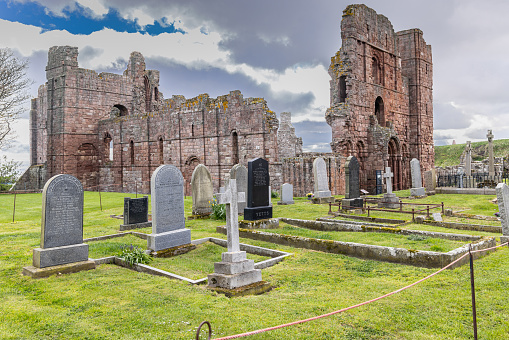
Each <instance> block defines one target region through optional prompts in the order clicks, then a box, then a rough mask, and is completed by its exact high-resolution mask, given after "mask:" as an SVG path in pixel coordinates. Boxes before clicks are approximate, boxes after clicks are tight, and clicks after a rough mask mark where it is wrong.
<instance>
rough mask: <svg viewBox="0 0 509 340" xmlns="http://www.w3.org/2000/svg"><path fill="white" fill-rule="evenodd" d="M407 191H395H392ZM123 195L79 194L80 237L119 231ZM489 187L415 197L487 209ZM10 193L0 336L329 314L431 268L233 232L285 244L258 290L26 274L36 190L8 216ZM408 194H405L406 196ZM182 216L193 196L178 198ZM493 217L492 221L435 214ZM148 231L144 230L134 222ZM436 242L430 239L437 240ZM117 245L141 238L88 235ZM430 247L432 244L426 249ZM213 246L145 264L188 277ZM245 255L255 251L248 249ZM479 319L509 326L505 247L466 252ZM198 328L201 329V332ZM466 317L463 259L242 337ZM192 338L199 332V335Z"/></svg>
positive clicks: (97, 273)
mask: <svg viewBox="0 0 509 340" xmlns="http://www.w3.org/2000/svg"><path fill="white" fill-rule="evenodd" d="M398 194H399V195H401V196H405V195H407V194H408V193H407V192H405V191H402V192H398ZM124 196H131V197H133V196H134V195H128V194H120V193H102V195H101V198H102V207H103V210H102V211H101V209H100V203H99V194H98V193H97V192H86V193H85V207H84V238H89V237H95V236H101V235H108V234H113V233H117V232H118V228H119V224H121V222H122V221H121V220H119V219H115V218H111V217H110V215H120V214H122V210H123V199H122V197H124ZM493 198H494V196H471V195H435V196H430V197H427V198H425V199H422V200H419V203H421V202H426V203H440V202H442V201H443V202H444V203H445V205H446V208H452V209H453V210H456V211H457V210H464V211H463V213H465V214H474V215H484V216H493V213H494V212H496V211H498V208H497V206H496V205H495V204H493V203H491V202H490V201H491V200H492V199H493ZM13 199H14V196H12V195H0V207H1V209H0V271H1V273H0V299H1V301H2V303H0V338H1V339H194V338H195V330H196V328H197V326H198V325H199V324H200V322H202V321H204V320H208V321H209V322H210V323H211V324H212V327H213V331H214V335H213V338H214V337H219V336H226V335H232V334H237V333H242V332H246V331H252V330H256V329H259V328H265V327H270V326H275V325H279V324H282V323H287V322H292V321H295V320H300V319H305V318H309V317H313V316H316V315H320V314H324V313H328V312H331V311H335V310H338V309H341V308H344V307H348V306H351V305H354V304H357V303H360V302H363V301H366V300H370V299H373V298H376V297H378V296H381V295H383V294H386V293H388V292H391V291H393V290H396V289H398V288H401V287H403V286H406V285H408V284H410V283H413V282H415V281H417V280H419V279H421V278H423V277H425V276H427V275H429V274H431V273H433V272H435V271H436V269H426V268H417V267H412V266H406V265H399V264H392V263H385V262H377V261H370V260H361V259H357V258H352V257H347V256H343V255H336V254H329V253H322V252H317V251H310V250H306V249H298V248H291V247H285V246H280V245H275V244H270V243H266V242H259V241H253V240H248V239H241V242H243V243H249V244H253V245H259V246H263V247H267V248H272V249H280V250H283V251H287V252H291V253H293V254H294V255H293V256H291V257H289V258H286V259H285V260H284V261H283V262H281V263H279V264H277V265H275V266H273V267H270V268H266V269H263V270H262V275H263V279H264V280H266V281H269V282H270V283H271V284H272V285H273V287H274V289H273V290H272V291H270V292H268V293H266V294H264V295H259V296H248V297H241V298H231V299H230V298H226V297H225V296H224V295H218V294H216V293H214V292H211V291H208V290H207V289H206V288H205V286H203V285H189V284H188V283H185V282H182V281H176V280H170V279H167V278H164V277H157V276H150V275H148V274H144V273H138V272H135V271H132V270H129V269H126V268H122V267H119V266H116V265H110V264H107V265H99V266H98V267H97V268H96V269H95V270H91V271H85V272H80V273H75V274H67V275H59V276H53V277H49V278H45V279H38V280H34V279H31V278H28V277H25V276H22V275H21V270H22V267H24V266H28V265H30V264H31V261H32V249H33V248H36V247H38V246H39V242H40V219H41V195H40V194H25V195H17V197H16V215H15V222H12V217H13V216H12V214H13V210H12V209H13ZM276 201H277V200H276V199H273V204H274V215H275V217H288V218H297V219H315V218H318V217H325V216H327V212H328V206H327V205H312V204H310V203H309V201H308V200H307V199H305V198H296V200H295V201H296V204H295V205H290V206H278V205H277V204H276ZM414 201H415V200H414ZM185 209H186V215H190V213H191V199H190V198H186V199H185ZM371 216H378V217H388V218H404V219H406V220H409V219H410V218H411V217H410V216H411V215H403V214H395V213H385V212H372V213H371ZM445 220H446V221H463V222H466V221H468V222H469V223H475V224H491V225H499V223H497V222H496V221H483V220H473V219H470V218H459V217H454V218H453V217H445ZM223 224H224V222H222V221H216V220H192V221H186V225H187V227H188V228H190V229H191V234H192V238H193V239H198V238H202V237H207V236H213V237H217V238H225V235H222V234H218V233H216V231H215V228H216V226H219V225H223ZM404 228H407V229H415V230H428V231H440V232H448V233H456V234H471V235H489V236H497V234H492V233H487V232H472V231H468V230H455V229H447V228H441V227H435V226H428V225H421V224H407V225H405V226H404ZM137 231H140V232H145V233H150V229H149V228H145V229H140V230H137ZM272 232H278V233H288V234H290V233H291V232H295V233H303V234H305V235H304V236H307V237H317V238H333V239H338V240H347V241H351V240H353V241H354V242H365V243H369V244H380V245H389V246H391V245H395V246H399V247H405V248H413V249H430V248H431V247H441V248H442V249H444V250H445V251H447V250H449V249H450V247H453V248H454V247H456V244H449V243H448V242H450V241H447V242H445V243H439V241H436V240H435V239H431V240H430V239H427V240H420V241H419V240H412V239H410V238H405V237H398V238H396V237H394V236H395V235H391V234H376V235H375V236H373V234H371V235H369V234H366V233H357V234H354V233H338V232H336V233H334V232H327V233H324V232H316V231H310V230H304V229H300V228H296V227H293V226H288V225H284V224H283V223H282V228H281V229H280V230H277V231H276V230H272ZM442 241H443V240H440V242H442ZM122 244H133V245H139V246H142V247H145V246H146V241H143V240H141V239H139V238H135V237H133V236H126V237H123V238H116V239H111V240H106V241H101V242H90V243H89V245H90V257H91V258H96V257H101V256H107V255H115V254H117V253H118V252H119V247H120V246H121V245H122ZM435 249H437V248H435ZM222 251H224V250H223V248H221V247H219V246H216V245H214V244H211V243H205V244H202V245H200V246H198V248H197V249H196V250H194V251H192V252H190V253H187V254H185V255H181V256H179V257H178V258H173V259H156V260H155V261H153V262H152V263H151V265H152V266H154V267H158V268H161V269H164V270H167V271H171V272H174V273H176V274H180V275H183V276H186V277H190V278H193V279H195V278H201V277H203V276H205V275H206V274H207V273H210V272H211V271H212V268H213V262H215V261H218V260H219V259H220V256H221V252H222ZM252 258H253V259H255V261H260V260H263V259H264V258H263V257H259V256H252ZM475 277H476V280H475V287H476V301H477V321H478V333H479V338H480V339H502V338H505V337H506V336H507V334H509V300H508V299H507V292H508V291H509V249H508V248H503V249H499V250H498V251H496V252H494V253H491V254H490V255H488V256H485V257H483V258H480V259H478V260H476V261H475ZM204 334H205V332H203V335H204ZM472 337H473V336H472V314H471V295H470V276H469V267H468V265H465V266H462V267H460V268H457V269H454V270H446V271H444V272H442V273H440V274H438V275H436V276H434V277H433V278H431V279H429V280H426V281H424V282H423V283H421V284H418V285H416V286H414V287H412V288H410V289H408V290H406V291H404V292H401V293H398V294H396V295H393V296H391V297H388V298H386V299H383V300H380V301H377V302H375V303H372V304H369V305H366V306H362V307H359V308H356V309H353V310H350V311H347V312H345V313H341V314H336V315H333V316H330V317H327V318H323V319H319V320H315V321H311V322H307V323H303V324H300V325H297V326H291V327H287V328H283V329H280V330H276V331H270V332H268V333H262V334H259V335H254V336H250V337H248V339H471V338H472ZM202 338H205V337H204V336H203V337H202Z"/></svg>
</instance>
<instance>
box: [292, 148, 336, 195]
mask: <svg viewBox="0 0 509 340" xmlns="http://www.w3.org/2000/svg"><path fill="white" fill-rule="evenodd" d="M317 157H322V158H323V159H324V160H325V164H326V168H327V177H328V180H329V189H330V191H331V192H332V194H333V195H342V194H344V193H345V174H344V170H343V168H342V165H344V162H345V158H344V157H342V156H335V155H333V154H330V153H316V152H309V153H303V154H302V155H301V156H299V157H290V158H284V159H282V171H283V183H290V184H292V185H293V195H294V196H296V197H303V196H305V195H306V194H307V193H313V192H314V177H313V161H314V160H315V159H316V158H317Z"/></svg>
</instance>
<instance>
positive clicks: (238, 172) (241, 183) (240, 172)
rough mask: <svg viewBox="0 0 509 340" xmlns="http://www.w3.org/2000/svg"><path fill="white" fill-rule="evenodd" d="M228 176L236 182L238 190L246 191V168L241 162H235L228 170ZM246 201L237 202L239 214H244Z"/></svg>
mask: <svg viewBox="0 0 509 340" xmlns="http://www.w3.org/2000/svg"><path fill="white" fill-rule="evenodd" d="M230 178H231V179H235V180H236V182H237V191H238V192H247V168H246V167H245V166H244V165H242V164H235V165H234V166H233V168H231V170H230ZM245 207H246V201H244V202H239V214H244V208H245Z"/></svg>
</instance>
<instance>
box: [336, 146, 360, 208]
mask: <svg viewBox="0 0 509 340" xmlns="http://www.w3.org/2000/svg"><path fill="white" fill-rule="evenodd" d="M360 196H361V194H360V183H359V162H358V161H357V158H356V157H355V156H349V157H348V158H347V159H346V163H345V198H344V199H342V200H341V205H342V206H343V207H356V208H362V205H363V199H362V197H360Z"/></svg>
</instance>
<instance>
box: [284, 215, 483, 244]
mask: <svg viewBox="0 0 509 340" xmlns="http://www.w3.org/2000/svg"><path fill="white" fill-rule="evenodd" d="M281 221H282V222H285V223H288V224H290V225H294V226H297V227H301V228H306V229H312V230H319V231H349V232H369V233H388V234H399V235H419V236H425V237H431V238H440V239H445V240H453V241H477V240H480V239H481V236H472V235H462V234H450V233H437V232H433V231H424V230H406V229H400V228H394V227H391V226H388V225H367V224H353V223H355V222H353V223H351V221H336V220H330V219H325V218H323V219H318V221H308V220H296V219H291V218H281ZM357 223H358V222H357Z"/></svg>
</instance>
